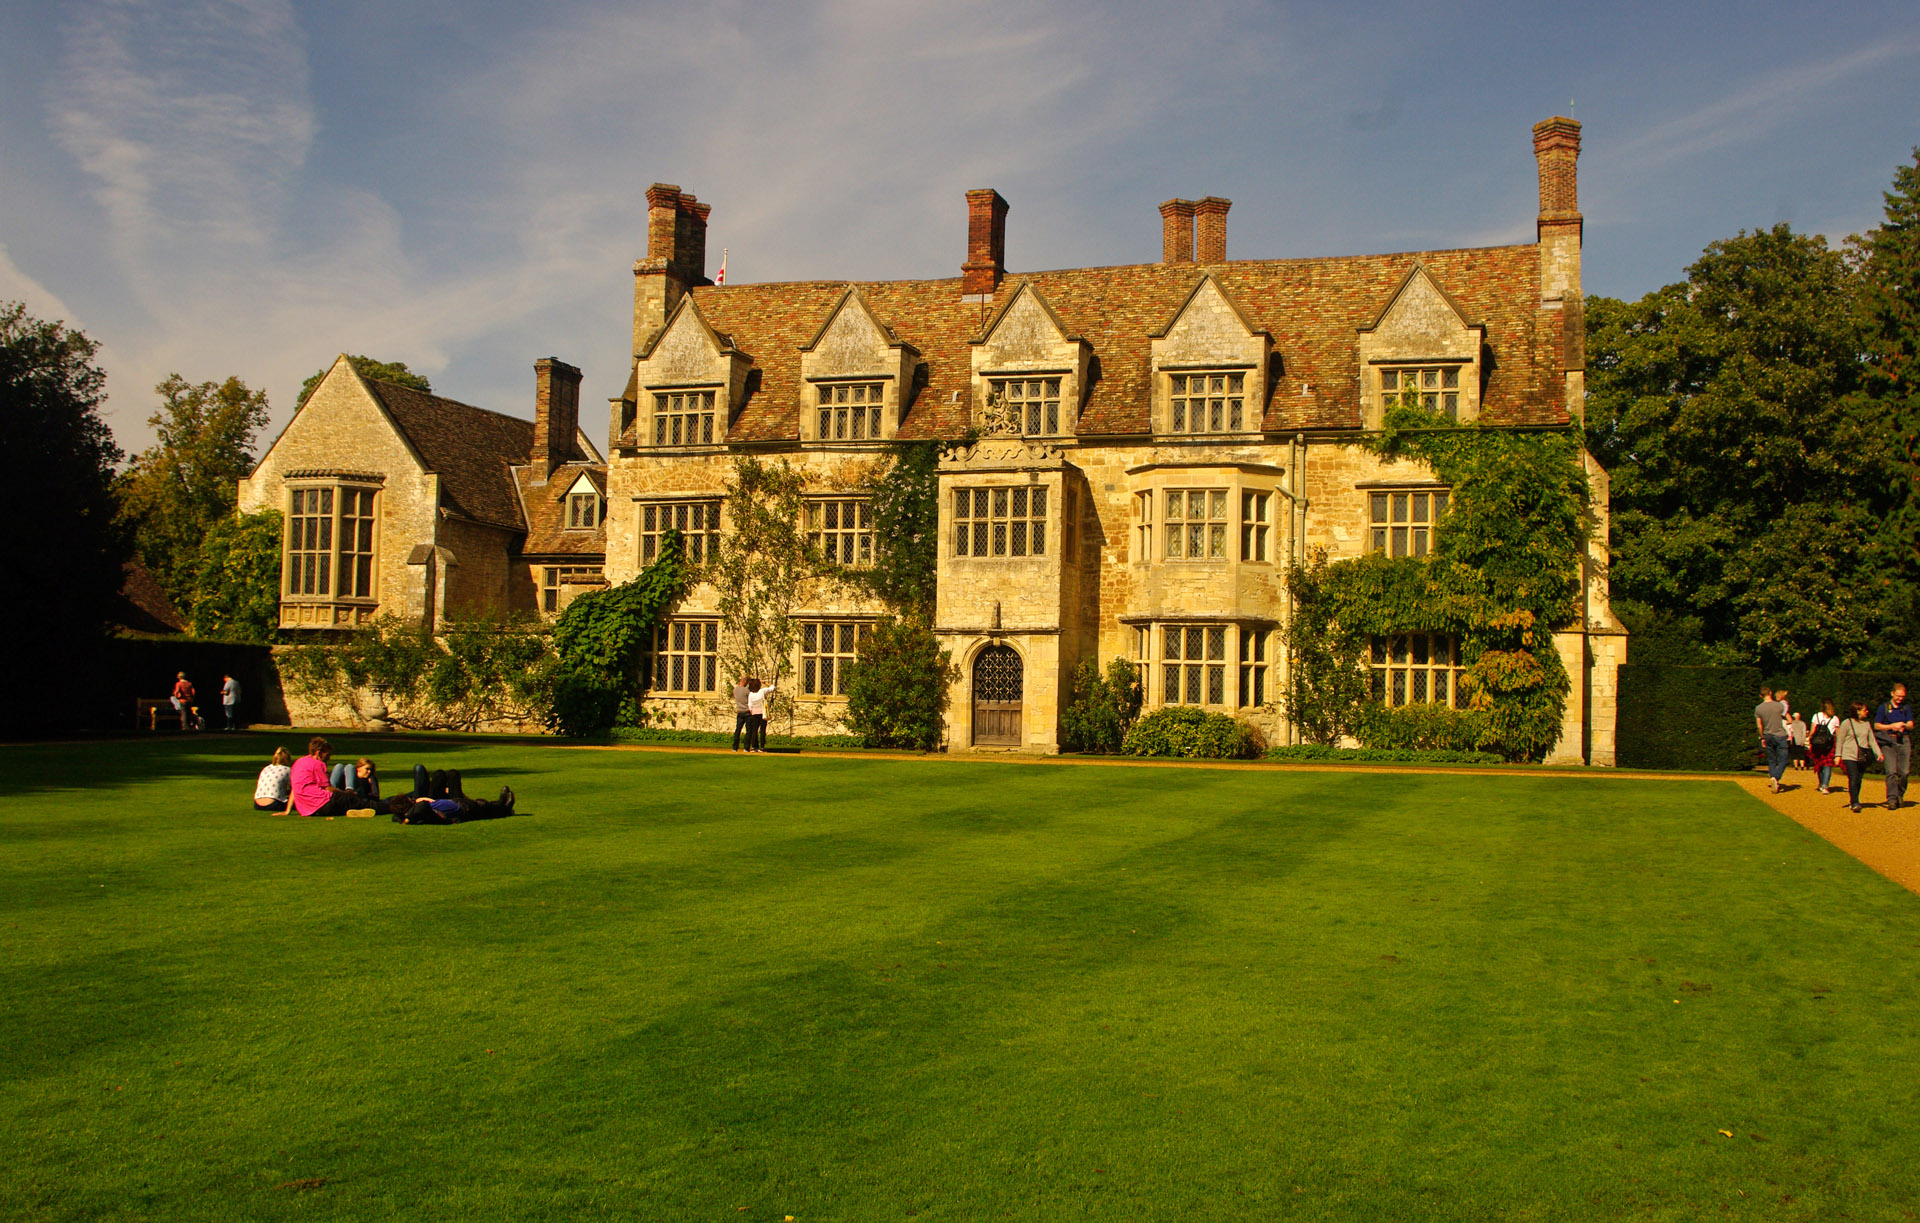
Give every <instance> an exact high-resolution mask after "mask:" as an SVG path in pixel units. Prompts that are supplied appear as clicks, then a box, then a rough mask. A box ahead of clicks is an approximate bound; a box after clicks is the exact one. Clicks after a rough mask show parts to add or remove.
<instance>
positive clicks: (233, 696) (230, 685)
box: [220, 674, 240, 730]
mask: <svg viewBox="0 0 1920 1223" xmlns="http://www.w3.org/2000/svg"><path fill="white" fill-rule="evenodd" d="M220 709H221V711H222V712H223V713H225V714H226V715H227V729H228V730H239V729H240V681H239V680H237V679H235V678H233V676H232V675H228V674H222V675H221V676H220Z"/></svg>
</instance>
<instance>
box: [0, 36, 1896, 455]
mask: <svg viewBox="0 0 1920 1223" xmlns="http://www.w3.org/2000/svg"><path fill="white" fill-rule="evenodd" d="M1916 59H1920V8H1916V7H1915V6H1914V5H1913V4H1912V3H1911V2H1910V0H1908V2H1907V3H1884V4H1881V3H1857V4H1842V5H1839V6H1832V7H1821V6H1810V5H1804V4H1791V5H1788V4H1747V5H1737V6H1735V5H1704V4H1687V3H1675V4H1657V5H1605V6H1601V5H1580V6H1551V7H1550V6H1541V5H1499V4H1483V5H1460V6H1452V7H1447V6H1437V5H1374V6H1354V5H1336V4H1277V3H1257V2H1253V0H1189V2H1187V3H1183V4H1180V5H1167V4H1164V3H1137V4H1136V3H1105V4H1094V3H1071V2H1065V3H1042V2H1038V0H1016V2H1001V0H942V2H940V3H880V2H878V0H827V2H811V0H793V2H789V3H779V4H775V3H758V4H754V3H733V2H726V0H721V2H712V3H697V4H696V3H680V4H652V3H620V4H613V3H595V2H590V0H549V2H547V3H543V4H539V5H528V4H524V3H504V2H493V0H477V2H472V0H459V2H456V0H411V2H410V0H341V2H339V3H331V4H304V3H289V2H288V0H67V2H63V3H58V4H46V3H40V4H35V3H21V2H19V0H16V2H15V3H11V4H8V5H5V6H3V7H0V299H4V298H24V299H25V300H26V301H27V302H28V304H29V306H30V307H31V308H32V310H33V311H34V312H35V313H37V314H40V315H42V316H44V317H57V318H64V319H66V320H68V321H69V322H71V323H73V324H75V325H77V326H80V327H82V328H84V329H85V330H86V331H87V332H88V333H89V334H90V335H92V336H93V337H94V338H95V339H98V340H100V341H102V342H103V344H104V348H103V351H102V361H103V363H104V365H105V367H106V369H107V372H108V376H109V393H110V395H111V400H110V403H109V405H108V416H109V419H110V420H112V422H113V424H114V427H115V429H116V431H117V432H118V433H119V434H120V436H121V438H122V441H123V444H125V445H127V446H128V447H129V448H130V449H131V448H137V447H139V446H142V445H145V444H147V442H148V441H149V440H150V434H149V432H148V430H147V429H146V426H145V418H146V416H147V414H148V413H149V412H151V411H152V409H153V402H154V397H153V395H152V391H151V388H152V386H153V384H154V383H155V382H158V381H159V380H160V379H161V378H163V377H165V376H166V375H167V374H168V373H169V372H174V371H177V372H179V373H181V374H183V375H185V376H186V377H188V378H189V379H192V380H194V381H201V380H205V379H217V378H224V377H226V376H227V375H229V374H238V375H239V376H240V377H241V378H243V379H245V380H246V381H247V382H249V383H251V384H253V385H256V386H265V387H266V388H267V390H268V392H269V394H270V396H271V399H272V403H273V407H274V418H275V419H274V427H275V428H277V427H278V425H279V424H280V423H281V422H282V421H284V419H285V418H286V416H287V414H288V413H289V412H290V410H291V408H292V403H293V396H294V394H295V392H296V391H297V389H298V387H299V383H300V381H301V379H302V378H304V377H305V376H306V375H307V374H309V373H311V372H312V371H313V370H314V369H316V368H317V367H319V366H321V365H324V364H325V363H326V362H327V361H328V360H330V359H331V357H332V356H333V354H335V353H336V352H340V351H350V352H366V353H369V354H371V355H374V356H378V357H383V358H386V359H389V360H401V361H406V362H407V363H408V364H410V365H411V366H413V367H414V368H415V369H418V370H421V371H422V372H425V373H426V374H427V375H428V376H429V377H431V378H432V380H433V383H434V387H435V389H436V390H438V391H440V392H441V393H443V394H448V395H451V396H453V397H455V398H459V399H464V400H467V401H469V402H472V403H477V404H480V405H482V406H485V407H492V408H497V409H500V410H503V411H511V412H515V413H518V414H521V415H528V414H530V413H531V404H532V363H533V361H534V359H535V358H537V357H542V356H547V355H553V356H558V357H561V358H563V359H566V360H569V361H572V362H573V363H575V364H577V365H580V366H581V367H582V368H583V369H584V370H585V372H586V385H585V386H584V387H583V395H584V396H585V397H586V399H587V400H588V402H589V403H592V402H595V401H601V402H604V399H605V397H606V396H608V395H612V394H615V393H617V392H618V390H619V389H620V387H621V385H622V384H623V383H624V381H625V377H626V372H627V361H628V357H629V349H630V343H631V341H630V311H631V303H632V276H631V272H630V269H631V266H632V262H633V260H634V259H635V258H636V257H637V256H639V255H640V254H641V253H642V252H643V249H644V246H645V231H646V216H645V213H646V204H645V200H644V198H643V193H644V191H645V189H646V186H647V184H648V183H651V182H655V181H667V182H673V183H678V184H679V185H680V186H681V187H683V188H684V189H686V190H688V191H692V192H696V193H697V194H698V195H699V197H700V198H701V199H702V200H703V201H706V202H708V203H710V204H712V205H713V215H712V222H711V226H712V227H711V230H710V238H709V241H710V245H711V249H712V252H713V260H712V261H713V262H714V263H715V264H717V262H718V256H719V251H720V248H721V247H723V246H724V247H727V248H729V250H730V252H731V254H730V257H729V264H728V270H729V277H730V279H732V280H733V281H735V282H736V283H738V282H745V281H765V280H787V279H799V278H833V277H845V278H850V279H851V278H859V279H866V278H885V277H916V276H949V275H956V274H957V273H958V270H959V265H960V262H961V260H962V259H963V258H964V252H963V247H964V239H965V203H964V199H963V193H964V192H965V191H966V190H967V189H968V188H970V187H981V186H991V187H996V188H998V189H999V190H1000V192H1001V193H1002V194H1003V195H1005V196H1006V197H1007V198H1008V200H1009V201H1011V203H1012V211H1011V214H1010V216H1009V218H1008V229H1007V248H1008V263H1009V265H1010V266H1011V267H1012V268H1014V269H1015V270H1022V269H1041V268H1056V267H1070V266H1076V265H1085V264H1115V263H1134V262H1142V261H1148V260H1152V259H1156V258H1158V256H1159V216H1158V213H1157V211H1156V206H1157V205H1158V203H1159V201H1161V200H1162V199H1165V198H1167V197H1169V196H1176V195H1178V196H1189V197H1194V196H1201V195H1224V196H1227V197H1229V198H1231V199H1232V200H1233V201H1234V206H1233V212H1232V214H1231V216H1230V218H1229V239H1228V254H1229V256H1230V257H1237V258H1268V257H1286V256H1297V255H1326V254H1342V253H1353V252H1366V251H1385V250H1408V249H1423V248H1436V247H1452V246H1473V245H1486V244H1492V243H1500V242H1509V241H1527V240H1530V239H1531V236H1532V232H1533V216H1534V213H1535V210H1536V198H1535V179H1534V166H1533V157H1532V149H1531V145H1530V140H1529V128H1530V127H1531V125H1532V124H1533V123H1534V122H1535V121H1536V120H1539V119H1542V118H1545V117H1547V116H1549V115H1552V114H1557V113H1566V111H1567V110H1568V109H1569V107H1572V109H1573V110H1574V113H1575V115H1576V117H1578V118H1579V119H1580V120H1581V122H1582V123H1583V124H1584V125H1585V132H1584V137H1585V148H1584V152H1583V155H1582V158H1581V164H1580V178H1581V205H1582V208H1583V211H1584V212H1585V214H1586V218H1587V227H1586V238H1587V245H1586V265H1585V267H1586V285H1587V289H1588V291H1589V292H1591V293H1602V294H1609V295H1613V296H1637V295H1639V294H1641V293H1644V292H1647V291H1648V290H1651V289H1654V288H1656V287H1658V286H1659V285H1661V284H1664V283H1668V282H1670V281H1673V280H1677V279H1679V278H1680V277H1681V275H1682V272H1683V269H1684V268H1685V266H1686V265H1687V264H1688V263H1689V262H1690V261H1691V260H1692V259H1693V258H1695V257H1696V256H1697V255H1698V254H1699V252H1700V250H1701V248H1702V247H1703V246H1705V245H1706V244H1707V243H1709V242H1711V241H1713V240H1715V239H1717V238H1721V237H1726V236H1730V235H1732V234H1733V233H1735V232H1736V231H1738V230H1740V229H1742V228H1753V227H1756V226H1765V225H1771V224H1773V223H1774V222H1776V221H1787V222H1790V223H1791V224H1792V225H1794V227H1795V228H1797V229H1800V230H1802V231H1805V232H1815V233H1824V234H1827V235H1829V236H1830V237H1832V238H1833V239H1834V240H1835V241H1838V240H1839V239H1840V238H1842V237H1844V236H1845V235H1846V234H1848V233H1852V232H1856V231H1859V230H1862V229H1865V228H1868V227H1870V226H1872V225H1873V224H1875V223H1876V222H1877V221H1878V220H1879V219H1880V208H1881V192H1882V191H1883V190H1885V188H1886V186H1887V184H1888V183H1889V181H1890V180H1891V178H1892V175H1893V171H1894V169H1895V167H1896V166H1897V165H1898V164H1900V163H1902V162H1903V161H1905V160H1906V159H1907V158H1908V156H1909V155H1910V154H1909V151H1910V149H1911V148H1912V147H1913V146H1914V145H1916V144H1920V72H1916V71H1915V70H1914V65H1915V62H1916ZM589 411H590V415H589V420H594V419H597V418H596V417H595V416H594V415H592V414H591V409H589Z"/></svg>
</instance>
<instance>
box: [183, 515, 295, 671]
mask: <svg viewBox="0 0 1920 1223" xmlns="http://www.w3.org/2000/svg"><path fill="white" fill-rule="evenodd" d="M280 525H281V519H280V511H278V510H262V511H260V512H259V513H257V514H229V515H228V516H226V517H225V518H222V519H220V520H219V521H218V522H216V523H214V524H213V525H212V527H210V528H209V529H208V531H207V535H206V538H205V539H204V540H202V541H201V543H200V552H199V555H198V556H197V557H196V558H195V563H194V574H193V603H192V609H191V613H190V614H191V619H192V623H193V635H194V636H196V637H202V638H205V639H207V640H210V641H254V642H266V641H272V640H273V637H274V633H275V632H276V631H277V630H278V629H279V627H280Z"/></svg>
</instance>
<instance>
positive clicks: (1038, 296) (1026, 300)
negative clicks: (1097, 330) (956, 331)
mask: <svg viewBox="0 0 1920 1223" xmlns="http://www.w3.org/2000/svg"><path fill="white" fill-rule="evenodd" d="M1034 311H1038V312H1039V313H1040V314H1041V315H1043V316H1044V317H1045V318H1046V321H1047V322H1048V323H1049V324H1051V325H1052V327H1053V330H1054V333H1055V335H1056V336H1057V337H1058V339H1059V340H1060V341H1062V342H1064V343H1068V344H1078V343H1080V342H1081V339H1080V337H1079V336H1077V335H1075V334H1073V333H1072V332H1070V331H1068V330H1067V325H1066V324H1065V323H1064V322H1062V321H1061V320H1060V315H1059V314H1058V313H1057V312H1056V311H1055V310H1054V308H1053V303H1051V302H1049V301H1048V300H1047V295H1046V294H1044V293H1042V292H1041V291H1040V288H1039V286H1038V285H1036V284H1034V283H1033V282H1032V281H1030V280H1023V281H1021V282H1020V284H1019V286H1018V287H1017V288H1015V289H1014V291H1013V292H1012V293H1009V294H1008V295H1007V300H1006V304H1005V305H1003V306H1001V307H1000V308H999V309H998V310H996V311H994V313H993V314H992V316H991V317H989V318H988V319H987V322H986V325H985V326H984V327H982V328H981V329H980V334H979V335H977V336H975V337H974V339H973V343H975V344H987V343H990V342H991V341H992V340H993V338H994V334H995V333H996V332H998V331H999V330H1000V329H1001V326H1002V325H1003V324H1005V323H1006V322H1007V321H1008V320H1009V319H1013V318H1016V317H1018V316H1021V315H1025V314H1028V313H1030V312H1034Z"/></svg>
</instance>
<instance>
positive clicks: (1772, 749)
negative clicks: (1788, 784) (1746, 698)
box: [1753, 688, 1788, 794]
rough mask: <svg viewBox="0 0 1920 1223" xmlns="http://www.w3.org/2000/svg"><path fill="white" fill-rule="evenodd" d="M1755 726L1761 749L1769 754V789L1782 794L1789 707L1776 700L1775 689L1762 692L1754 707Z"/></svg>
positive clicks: (1785, 769) (1766, 689) (1785, 764)
mask: <svg viewBox="0 0 1920 1223" xmlns="http://www.w3.org/2000/svg"><path fill="white" fill-rule="evenodd" d="M1753 724H1754V726H1755V727H1756V728H1758V730H1759V732H1760V748H1761V750H1762V751H1764V752H1766V754H1767V788H1768V789H1769V790H1770V791H1772V792H1773V793H1775V794H1778V793H1780V775H1781V774H1782V773H1785V772H1786V771H1787V755H1788V739H1787V707H1786V706H1785V705H1784V704H1782V703H1781V702H1779V701H1777V700H1775V699H1774V696H1773V689H1771V688H1762V689H1761V690H1760V703H1759V704H1758V705H1755V706H1754V707H1753Z"/></svg>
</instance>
